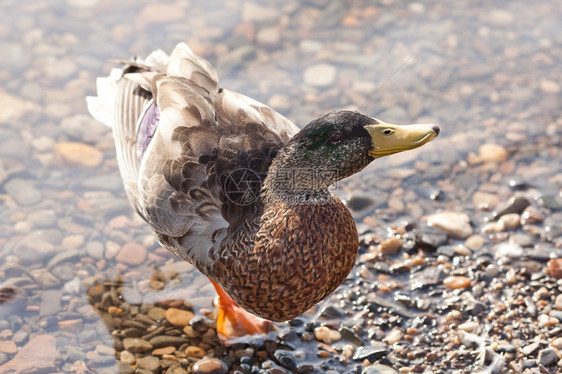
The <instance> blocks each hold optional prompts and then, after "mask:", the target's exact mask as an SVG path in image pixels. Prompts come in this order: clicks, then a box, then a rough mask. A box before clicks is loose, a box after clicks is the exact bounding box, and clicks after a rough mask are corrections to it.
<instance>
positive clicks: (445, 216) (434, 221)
mask: <svg viewBox="0 0 562 374" xmlns="http://www.w3.org/2000/svg"><path fill="white" fill-rule="evenodd" d="M427 224H428V226H431V227H435V228H438V229H441V230H443V231H445V232H446V233H447V235H450V236H452V237H454V238H459V239H465V238H467V237H468V236H470V234H472V227H471V226H470V217H468V215H467V214H466V213H457V212H442V213H435V214H432V215H430V216H429V217H427Z"/></svg>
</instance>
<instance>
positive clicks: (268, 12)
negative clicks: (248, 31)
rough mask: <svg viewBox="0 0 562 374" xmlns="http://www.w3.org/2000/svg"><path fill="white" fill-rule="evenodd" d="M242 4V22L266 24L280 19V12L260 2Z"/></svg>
mask: <svg viewBox="0 0 562 374" xmlns="http://www.w3.org/2000/svg"><path fill="white" fill-rule="evenodd" d="M242 4H243V5H242V21H244V22H265V21H271V20H274V19H277V18H278V17H279V11H278V10H276V9H274V8H271V7H268V6H265V5H261V4H260V3H258V2H253V1H245V2H244V3H242Z"/></svg>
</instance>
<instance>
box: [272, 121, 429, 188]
mask: <svg viewBox="0 0 562 374" xmlns="http://www.w3.org/2000/svg"><path fill="white" fill-rule="evenodd" d="M438 134H439V127H438V126H437V125H433V124H416V125H393V124H389V123H384V122H382V121H380V120H377V119H374V118H370V117H367V116H365V115H363V114H360V113H358V112H353V111H344V110H340V111H335V112H331V113H328V114H326V115H324V116H322V117H319V118H317V119H315V120H313V121H312V122H310V123H309V124H308V125H307V126H305V127H304V128H303V129H302V130H301V131H300V132H299V133H297V134H296V135H295V136H294V137H293V138H292V139H291V140H290V141H289V143H288V144H287V145H286V146H285V148H284V149H283V150H282V152H281V154H280V155H279V157H278V158H277V160H276V161H278V162H275V163H274V164H276V165H275V167H276V168H275V170H274V172H281V174H282V177H283V178H285V177H287V175H286V174H291V175H289V176H288V177H290V178H291V179H292V180H291V181H288V182H287V183H285V186H284V187H288V188H290V189H291V190H293V191H294V192H306V191H314V190H322V189H326V188H327V187H329V186H330V185H331V184H332V183H333V182H335V181H337V180H340V179H343V178H345V177H348V176H350V175H352V174H355V173H357V172H359V171H360V170H362V169H363V168H364V167H365V166H367V165H368V164H369V163H370V162H372V161H373V160H374V159H376V158H380V157H384V156H388V155H391V154H394V153H398V152H402V151H407V150H409V149H414V148H417V147H420V146H422V145H424V144H425V143H427V142H429V141H430V140H432V139H433V138H435V137H436V136H437V135H438Z"/></svg>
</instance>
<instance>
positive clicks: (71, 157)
mask: <svg viewBox="0 0 562 374" xmlns="http://www.w3.org/2000/svg"><path fill="white" fill-rule="evenodd" d="M54 150H55V153H56V154H57V155H58V156H60V157H61V158H62V159H64V160H65V161H66V162H69V163H71V164H75V165H79V166H86V167H91V168H94V167H97V166H99V165H100V164H101V163H102V161H103V153H102V151H100V150H99V149H97V148H94V147H92V146H91V145H89V144H85V143H76V142H62V143H57V144H56V145H55V148H54Z"/></svg>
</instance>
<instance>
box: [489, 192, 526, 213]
mask: <svg viewBox="0 0 562 374" xmlns="http://www.w3.org/2000/svg"><path fill="white" fill-rule="evenodd" d="M529 205H531V202H530V201H529V199H527V198H526V197H525V196H513V197H512V198H511V199H509V201H508V202H507V203H505V204H500V205H499V206H498V207H497V210H496V212H495V216H496V217H501V216H503V215H506V214H510V213H517V214H521V212H523V211H524V210H525V208H527V207H528V206H529Z"/></svg>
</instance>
